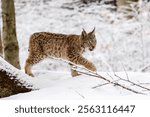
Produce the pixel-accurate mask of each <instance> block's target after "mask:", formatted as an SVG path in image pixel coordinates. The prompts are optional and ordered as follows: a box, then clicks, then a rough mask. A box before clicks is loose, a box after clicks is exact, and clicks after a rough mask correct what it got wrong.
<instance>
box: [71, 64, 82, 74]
mask: <svg viewBox="0 0 150 117" xmlns="http://www.w3.org/2000/svg"><path fill="white" fill-rule="evenodd" d="M69 65H70V67H71V76H72V77H76V76H79V75H81V74H79V73H78V72H77V71H76V70H74V69H72V67H73V65H72V64H69Z"/></svg>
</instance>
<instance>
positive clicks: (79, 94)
mask: <svg viewBox="0 0 150 117" xmlns="http://www.w3.org/2000/svg"><path fill="white" fill-rule="evenodd" d="M75 92H76V93H77V94H78V95H79V96H81V97H82V98H83V99H85V97H84V96H83V95H82V94H81V93H79V92H78V91H75Z"/></svg>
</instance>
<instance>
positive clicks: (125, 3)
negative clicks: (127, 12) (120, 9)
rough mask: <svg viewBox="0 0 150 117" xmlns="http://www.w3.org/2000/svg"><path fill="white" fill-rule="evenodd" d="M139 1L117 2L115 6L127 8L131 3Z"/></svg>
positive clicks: (119, 0)
mask: <svg viewBox="0 0 150 117" xmlns="http://www.w3.org/2000/svg"><path fill="white" fill-rule="evenodd" d="M138 1H139V0H117V6H128V5H129V4H130V3H131V2H138Z"/></svg>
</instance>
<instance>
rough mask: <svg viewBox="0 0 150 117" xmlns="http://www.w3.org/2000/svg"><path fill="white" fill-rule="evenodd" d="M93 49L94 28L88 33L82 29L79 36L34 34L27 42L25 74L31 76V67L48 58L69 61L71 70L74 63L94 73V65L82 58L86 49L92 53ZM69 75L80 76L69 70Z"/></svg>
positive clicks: (94, 42) (94, 45) (94, 41)
mask: <svg viewBox="0 0 150 117" xmlns="http://www.w3.org/2000/svg"><path fill="white" fill-rule="evenodd" d="M95 47H96V37H95V28H94V29H93V30H92V31H91V32H89V33H87V32H86V31H85V30H84V29H83V31H82V32H81V35H75V34H70V35H66V34H56V33H48V32H38V33H34V34H32V35H31V37H30V41H29V56H28V58H27V60H26V63H25V73H26V74H28V75H30V76H33V74H32V72H31V68H32V66H33V65H35V64H37V63H38V62H40V61H41V60H43V59H45V58H48V57H50V56H51V57H56V58H61V59H64V60H67V61H70V64H69V65H70V67H71V68H72V66H73V64H71V63H74V64H77V65H82V66H84V67H85V68H87V69H89V70H92V71H96V67H95V66H94V64H93V63H92V62H90V61H88V60H87V59H86V58H84V57H83V56H82V54H83V52H84V51H85V49H86V48H87V49H88V50H90V51H93V50H94V48H95ZM71 75H72V77H75V76H78V75H80V74H79V73H78V72H77V71H75V70H73V69H71Z"/></svg>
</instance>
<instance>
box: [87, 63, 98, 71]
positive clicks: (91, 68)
mask: <svg viewBox="0 0 150 117" xmlns="http://www.w3.org/2000/svg"><path fill="white" fill-rule="evenodd" d="M87 69H89V70H91V71H96V67H95V65H93V64H90V65H88V66H87Z"/></svg>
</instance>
